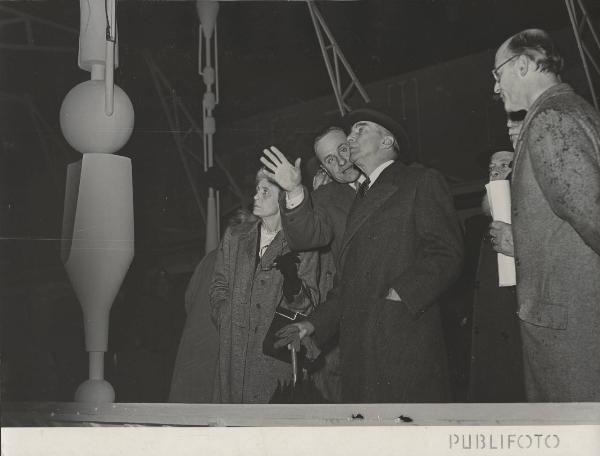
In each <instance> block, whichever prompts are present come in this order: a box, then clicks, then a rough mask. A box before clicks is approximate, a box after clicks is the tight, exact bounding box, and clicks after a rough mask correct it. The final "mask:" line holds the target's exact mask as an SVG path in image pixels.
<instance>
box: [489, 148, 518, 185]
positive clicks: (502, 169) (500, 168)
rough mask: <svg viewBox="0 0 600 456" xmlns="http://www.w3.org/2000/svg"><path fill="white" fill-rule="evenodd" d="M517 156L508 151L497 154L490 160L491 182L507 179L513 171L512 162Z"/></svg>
mask: <svg viewBox="0 0 600 456" xmlns="http://www.w3.org/2000/svg"><path fill="white" fill-rule="evenodd" d="M514 156H515V154H514V153H513V152H509V151H507V150H501V151H500V152H496V153H495V154H494V155H492V157H491V158H490V165H489V173H490V181H494V180H502V179H507V178H508V176H509V174H510V172H511V171H512V161H513V158H514Z"/></svg>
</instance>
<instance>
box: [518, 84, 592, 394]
mask: <svg viewBox="0 0 600 456" xmlns="http://www.w3.org/2000/svg"><path fill="white" fill-rule="evenodd" d="M512 225H513V226H512V229H513V238H514V247H515V264H516V271H517V301H518V304H519V311H518V315H519V318H520V319H521V321H522V323H521V331H522V338H523V355H524V367H525V386H526V394H527V399H528V400H529V401H535V402H543V401H552V402H561V401H600V115H599V114H598V112H597V111H596V110H595V109H594V108H593V107H592V106H591V105H590V104H589V103H587V102H586V101H585V100H584V99H583V98H581V97H579V96H578V95H576V94H575V93H574V92H573V89H572V88H571V87H570V86H568V85H567V84H558V85H555V86H553V87H551V88H549V89H547V90H546V91H545V92H544V93H542V95H540V96H539V97H538V98H537V99H536V101H535V102H534V103H533V105H532V106H531V108H530V109H529V111H528V113H527V116H526V117H525V120H524V123H523V127H522V130H521V134H520V137H519V139H518V141H517V147H516V154H515V160H514V164H513V180H512Z"/></svg>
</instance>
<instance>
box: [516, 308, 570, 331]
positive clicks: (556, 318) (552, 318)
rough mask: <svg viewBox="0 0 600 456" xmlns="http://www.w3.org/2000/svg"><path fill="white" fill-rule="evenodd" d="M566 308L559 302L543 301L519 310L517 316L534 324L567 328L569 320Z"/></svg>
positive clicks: (553, 327)
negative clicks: (527, 308) (532, 306)
mask: <svg viewBox="0 0 600 456" xmlns="http://www.w3.org/2000/svg"><path fill="white" fill-rule="evenodd" d="M568 314H569V312H568V309H567V308H566V307H565V306H563V305H561V304H551V303H549V302H547V301H543V302H542V303H541V304H540V305H539V306H536V307H534V308H532V309H529V310H527V311H525V310H519V318H520V319H521V320H523V321H526V322H527V323H531V324H532V325H536V326H543V327H545V328H552V329H567V323H568V321H569V316H568Z"/></svg>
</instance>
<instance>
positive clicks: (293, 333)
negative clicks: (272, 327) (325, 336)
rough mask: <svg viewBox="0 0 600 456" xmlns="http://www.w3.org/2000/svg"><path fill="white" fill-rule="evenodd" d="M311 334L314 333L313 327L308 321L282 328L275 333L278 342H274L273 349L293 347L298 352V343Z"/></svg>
mask: <svg viewBox="0 0 600 456" xmlns="http://www.w3.org/2000/svg"><path fill="white" fill-rule="evenodd" d="M313 332H315V327H314V326H313V325H312V323H310V322H309V321H300V322H298V323H292V324H289V325H287V326H284V327H283V328H281V329H280V330H279V331H277V333H275V335H276V336H277V337H279V340H278V341H277V342H275V348H281V347H285V346H288V348H290V347H293V348H295V349H296V351H299V350H300V341H301V340H302V339H304V337H306V336H310V335H311V334H312V333H313Z"/></svg>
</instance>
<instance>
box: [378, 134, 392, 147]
mask: <svg viewBox="0 0 600 456" xmlns="http://www.w3.org/2000/svg"><path fill="white" fill-rule="evenodd" d="M381 144H383V145H384V146H385V147H386V148H392V147H394V138H392V137H391V136H387V135H386V136H384V137H383V140H382V141H381Z"/></svg>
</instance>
